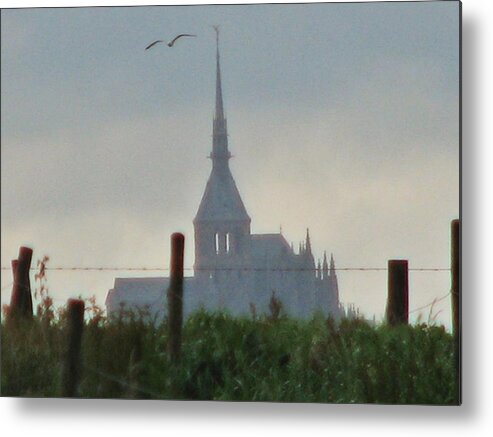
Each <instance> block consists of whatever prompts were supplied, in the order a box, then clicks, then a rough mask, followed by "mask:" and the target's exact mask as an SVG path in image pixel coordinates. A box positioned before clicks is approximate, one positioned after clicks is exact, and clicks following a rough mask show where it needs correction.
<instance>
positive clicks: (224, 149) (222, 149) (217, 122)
mask: <svg viewBox="0 0 493 437" xmlns="http://www.w3.org/2000/svg"><path fill="white" fill-rule="evenodd" d="M213 27H214V30H215V32H216V108H215V112H214V121H213V129H212V130H213V132H212V138H213V141H212V153H211V158H212V162H213V166H214V167H215V168H217V169H218V170H223V171H224V170H225V169H226V167H228V160H229V158H231V154H230V153H229V150H228V127H227V121H226V117H225V116H224V105H223V90H222V85H221V66H220V63H219V26H213Z"/></svg>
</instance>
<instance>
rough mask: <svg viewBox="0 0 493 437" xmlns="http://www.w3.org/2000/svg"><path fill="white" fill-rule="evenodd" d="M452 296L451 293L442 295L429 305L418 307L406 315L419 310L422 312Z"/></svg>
mask: <svg viewBox="0 0 493 437" xmlns="http://www.w3.org/2000/svg"><path fill="white" fill-rule="evenodd" d="M451 294H452V292H451V291H449V292H448V293H447V294H445V295H443V296H442V297H439V298H435V299H433V300H432V301H431V302H430V303H428V304H426V305H423V306H420V307H418V308H414V309H413V310H410V311H408V314H412V313H415V312H417V311H421V310H424V309H426V308H428V307H430V306H432V305H435V304H436V303H438V302H440V301H442V300H443V299H445V298H447V297H448V296H450V295H451Z"/></svg>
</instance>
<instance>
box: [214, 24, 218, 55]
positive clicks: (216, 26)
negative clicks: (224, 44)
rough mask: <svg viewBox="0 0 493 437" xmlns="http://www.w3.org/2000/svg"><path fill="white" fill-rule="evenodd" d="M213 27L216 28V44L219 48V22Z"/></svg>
mask: <svg viewBox="0 0 493 437" xmlns="http://www.w3.org/2000/svg"><path fill="white" fill-rule="evenodd" d="M212 28H213V29H214V32H216V46H217V47H218V49H219V26H218V25H217V24H213V25H212Z"/></svg>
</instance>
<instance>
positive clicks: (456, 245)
mask: <svg viewBox="0 0 493 437" xmlns="http://www.w3.org/2000/svg"><path fill="white" fill-rule="evenodd" d="M451 239H452V241H451V254H450V270H451V276H452V277H451V282H452V286H451V292H452V327H453V330H454V336H456V337H458V336H459V335H460V309H461V308H460V303H461V302H460V298H461V296H460V291H461V290H460V276H459V275H460V272H459V269H460V265H459V262H460V222H459V220H452V224H451Z"/></svg>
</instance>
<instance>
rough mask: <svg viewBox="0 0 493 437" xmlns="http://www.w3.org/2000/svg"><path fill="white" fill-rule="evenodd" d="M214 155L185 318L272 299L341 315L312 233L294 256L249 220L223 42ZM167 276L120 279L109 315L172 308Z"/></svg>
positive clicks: (236, 311)
mask: <svg viewBox="0 0 493 437" xmlns="http://www.w3.org/2000/svg"><path fill="white" fill-rule="evenodd" d="M212 130H213V139H212V151H211V154H210V158H211V161H212V170H211V174H210V176H209V179H208V181H207V185H206V187H205V191H204V195H203V197H202V200H201V202H200V205H199V208H198V211H197V214H196V216H195V219H194V220H193V225H194V239H195V263H194V276H193V277H188V278H185V281H184V311H185V315H188V314H190V313H191V312H193V311H194V310H197V309H199V308H204V309H206V310H209V311H216V310H225V311H228V312H229V313H231V314H232V315H243V314H248V313H249V312H255V313H257V314H262V313H267V312H268V311H269V303H270V301H271V299H272V298H273V297H275V298H276V299H278V300H280V301H281V303H282V309H283V311H284V313H286V314H287V315H289V316H292V317H300V318H306V317H310V316H311V315H313V314H314V313H315V312H320V313H322V314H324V315H326V316H328V315H331V316H332V317H336V318H338V317H339V316H340V315H341V306H340V303H339V289H338V284H337V276H336V271H335V266H334V259H333V257H332V255H331V257H330V264H329V261H328V260H327V255H326V253H324V256H323V262H322V261H320V260H319V261H318V263H317V265H315V259H314V256H313V254H312V248H311V241H310V235H309V231H308V229H307V231H306V239H305V241H304V242H302V243H300V245H299V248H298V252H297V253H296V252H295V251H294V249H293V247H292V246H290V245H289V244H288V242H287V241H286V239H285V238H284V236H283V235H282V233H281V232H279V233H272V234H252V233H251V229H250V223H251V219H250V217H249V215H248V213H247V211H246V208H245V206H244V204H243V201H242V199H241V196H240V193H239V191H238V188H237V187H236V183H235V180H234V178H233V175H232V173H231V170H230V168H229V160H230V158H231V153H230V151H229V147H228V132H227V119H226V115H225V112H224V106H223V95H222V85H221V68H220V59H219V46H217V49H216V104H215V113H214V119H213V127H212ZM168 282H169V279H168V278H125V279H123V278H117V279H115V285H114V288H113V289H112V290H110V291H109V292H108V295H107V298H106V307H107V312H108V315H110V316H111V315H114V314H117V313H118V312H120V311H121V310H122V309H126V310H139V309H142V310H146V311H149V312H150V313H151V314H152V315H157V316H158V317H161V316H163V315H165V312H166V305H165V299H166V290H167V287H168Z"/></svg>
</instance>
